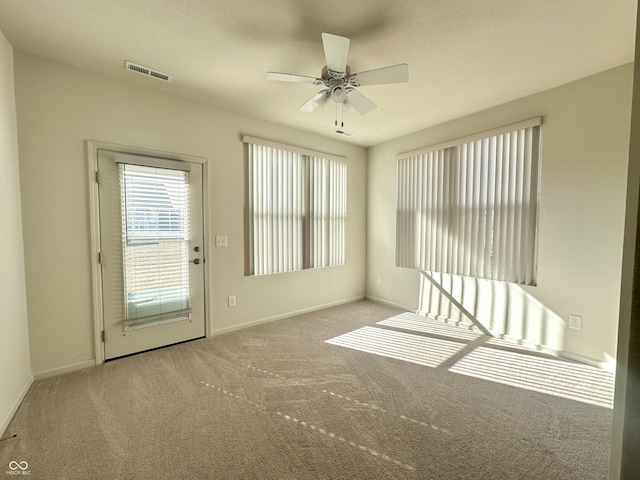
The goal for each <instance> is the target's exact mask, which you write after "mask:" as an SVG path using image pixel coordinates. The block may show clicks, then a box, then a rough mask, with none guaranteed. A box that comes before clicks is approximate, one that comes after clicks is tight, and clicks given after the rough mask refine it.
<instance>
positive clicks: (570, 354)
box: [559, 350, 616, 373]
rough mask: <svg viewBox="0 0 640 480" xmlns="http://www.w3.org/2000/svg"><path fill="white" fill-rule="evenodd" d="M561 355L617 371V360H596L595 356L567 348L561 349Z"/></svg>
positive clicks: (612, 371)
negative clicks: (569, 350) (581, 353)
mask: <svg viewBox="0 0 640 480" xmlns="http://www.w3.org/2000/svg"><path fill="white" fill-rule="evenodd" d="M559 355H560V356H561V357H562V358H566V359H568V360H574V361H576V362H580V363H586V364H587V365H591V366H592V367H597V368H601V369H602V370H605V371H607V372H611V373H615V371H616V363H615V360H611V361H606V360H596V359H595V358H591V357H587V356H586V355H580V354H579V353H573V352H567V351H566V350H561V351H560V352H559Z"/></svg>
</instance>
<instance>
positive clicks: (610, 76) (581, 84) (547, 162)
mask: <svg viewBox="0 0 640 480" xmlns="http://www.w3.org/2000/svg"><path fill="white" fill-rule="evenodd" d="M632 77H633V72H632V66H631V65H625V66H622V67H619V68H616V69H613V70H609V71H606V72H603V73H600V74H597V75H593V76H591V77H587V78H584V79H581V80H579V81H576V82H573V83H570V84H567V85H564V86H561V87H558V88H554V89H552V90H548V91H545V92H542V93H539V94H537V95H533V96H530V97H527V98H524V99H521V100H518V101H514V102H511V103H508V104H505V105H501V106H498V107H495V108H492V109H490V110H487V111H484V112H480V113H477V114H474V115H470V116H468V117H465V118H461V119H458V120H455V121H452V122H449V123H446V124H443V125H438V126H435V127H433V128H429V129H426V130H423V131H420V132H417V133H414V134H411V135H408V136H405V137H402V138H399V139H396V140H393V141H390V142H387V143H384V144H381V145H379V146H376V147H373V148H371V149H370V150H369V155H368V162H369V170H368V224H367V231H368V237H367V249H368V251H367V253H368V255H367V258H368V261H367V294H368V295H369V296H371V297H373V298H379V299H382V300H384V301H387V302H391V303H395V304H400V305H404V306H407V307H408V308H410V309H416V310H420V311H422V312H423V313H431V314H433V315H441V316H445V317H446V316H450V317H453V320H459V319H463V317H465V314H463V313H461V311H460V309H459V308H457V307H455V302H457V303H458V304H460V305H462V306H463V307H464V310H467V312H468V313H469V314H470V316H475V320H476V321H480V322H482V323H484V324H485V326H487V327H491V328H492V329H493V330H494V331H497V332H498V333H500V331H501V330H502V331H503V332H502V333H507V334H508V335H509V336H512V337H516V338H518V337H519V338H521V339H524V340H528V341H529V342H531V343H533V344H536V343H541V344H543V345H546V346H548V347H549V348H551V349H556V350H564V351H565V352H566V353H567V354H568V355H574V356H578V357H581V358H584V359H593V360H596V361H600V362H610V361H611V359H612V358H613V357H615V353H616V334H617V323H618V304H619V298H620V272H621V262H622V238H623V228H624V209H625V208H624V207H625V189H626V176H627V164H628V147H629V141H628V140H629V129H630V115H631V89H632ZM424 108H428V106H425V107H424ZM538 115H542V116H543V117H544V120H543V121H544V124H543V149H542V155H543V159H542V184H541V185H542V186H541V189H542V192H541V208H540V234H539V258H538V286H537V287H531V288H520V287H515V286H506V285H504V284H499V283H496V282H487V281H478V280H471V284H469V281H470V280H465V281H464V282H466V287H467V288H466V294H462V293H461V292H462V289H461V288H460V287H459V286H456V285H457V284H460V283H463V281H462V279H459V278H458V279H453V278H451V277H448V276H444V277H443V278H442V280H441V282H440V284H439V287H434V285H433V283H432V282H429V281H427V282H424V281H423V282H422V285H423V287H424V288H422V290H421V288H420V285H421V282H420V280H421V278H420V277H421V275H420V273H419V272H417V271H412V270H407V269H401V268H396V267H395V266H394V265H395V263H394V262H395V259H394V255H395V194H396V185H395V177H396V173H395V168H396V162H395V159H394V156H395V155H396V154H398V153H402V152H405V151H410V150H413V149H417V148H420V147H423V146H427V145H431V144H436V143H440V142H443V141H446V140H451V139H455V138H458V137H462V136H464V135H468V134H472V133H476V132H481V131H484V130H487V129H490V128H493V127H498V126H501V125H506V124H509V123H513V122H516V121H519V120H524V119H527V118H531V117H534V116H538ZM378 276H381V277H382V284H377V282H376V278H377V277H378ZM440 288H442V289H444V290H445V291H446V290H448V293H452V292H453V290H454V289H456V288H457V290H456V292H457V293H455V292H454V295H453V300H454V301H455V302H454V306H453V307H452V306H451V303H452V302H450V301H449V299H448V298H447V297H446V295H442V293H441V291H440ZM465 295H466V297H465ZM514 307H515V308H514ZM505 312H508V316H507V317H506V318H507V319H508V325H506V324H505ZM569 314H577V315H581V316H582V317H583V329H582V330H581V331H577V330H569V329H568V328H567V326H566V323H567V318H568V315H569ZM491 328H490V329H491Z"/></svg>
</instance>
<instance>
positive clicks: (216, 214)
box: [15, 52, 366, 378]
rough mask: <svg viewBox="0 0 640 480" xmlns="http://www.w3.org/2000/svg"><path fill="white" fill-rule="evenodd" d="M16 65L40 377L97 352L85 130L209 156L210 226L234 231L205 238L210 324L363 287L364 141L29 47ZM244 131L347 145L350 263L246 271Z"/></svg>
mask: <svg viewBox="0 0 640 480" xmlns="http://www.w3.org/2000/svg"><path fill="white" fill-rule="evenodd" d="M15 69H16V98H17V109H18V110H17V111H18V125H19V142H20V162H21V174H22V198H23V212H24V213H23V222H24V238H25V253H26V281H27V292H28V295H29V298H30V299H31V301H30V302H29V325H30V332H31V333H30V339H31V350H32V363H33V371H34V372H35V374H36V377H37V378H38V377H40V376H46V375H51V374H56V373H60V372H63V371H66V370H69V369H75V368H80V367H83V366H86V365H91V364H92V363H93V361H94V359H95V353H94V347H93V341H94V328H93V318H92V308H93V307H92V286H91V264H90V262H91V261H93V258H92V256H91V252H90V248H91V245H90V208H89V181H88V178H89V173H88V160H87V152H86V145H85V141H86V140H98V141H103V142H111V143H117V144H122V145H128V146H135V147H141V148H150V149H155V150H161V151H165V152H175V153H181V154H186V155H194V156H199V157H205V158H208V159H209V185H210V201H209V205H208V207H209V218H208V220H209V223H210V227H211V235H212V237H213V236H215V235H227V236H228V238H229V247H227V248H214V247H213V245H211V244H210V245H209V249H208V256H207V263H206V266H207V268H210V269H211V278H212V282H211V285H209V293H210V298H211V303H210V307H211V308H210V311H209V314H210V316H211V319H212V327H213V330H214V331H224V330H228V329H234V328H238V327H240V326H243V325H248V324H250V323H252V322H259V321H263V320H266V319H270V318H276V317H280V316H285V315H288V314H291V313H294V312H297V311H304V310H306V309H312V308H317V307H321V306H323V305H330V304H334V303H340V302H344V301H348V300H352V299H358V298H362V297H363V296H364V292H365V287H364V271H365V219H366V215H365V212H366V208H365V201H366V194H365V188H366V185H365V182H366V151H365V149H363V148H361V147H357V146H353V145H349V144H346V143H343V142H339V141H336V140H332V139H328V138H324V137H319V136H316V135H312V134H309V133H305V132H302V131H298V130H295V129H292V128H289V127H283V126H279V125H275V124H272V123H269V122H265V121H262V120H257V119H255V118H251V117H247V116H242V115H238V114H235V113H230V112H226V111H222V110H218V109H215V108H213V107H211V106H207V105H205V104H201V103H197V102H194V101H191V100H187V99H185V98H181V97H177V96H172V95H167V94H165V93H160V92H157V91H155V90H151V89H148V88H142V87H138V86H134V85H130V84H127V83H123V82H119V81H115V80H112V79H109V78H106V77H104V76H100V75H95V74H92V73H90V72H87V71H84V70H80V69H76V68H73V67H69V66H65V65H62V64H59V63H56V62H52V61H49V60H45V59H43V58H40V57H36V56H33V55H30V54H27V53H22V52H16V66H15ZM149 81H153V80H149ZM293 114H295V113H293ZM330 127H331V125H327V128H328V129H330ZM242 134H249V135H253V136H257V137H262V138H266V139H270V140H274V141H278V142H283V143H290V144H293V145H299V146H303V147H307V148H311V149H315V150H319V151H323V152H328V153H333V154H337V155H344V156H346V157H348V177H349V179H348V203H349V212H348V219H347V262H346V265H345V266H342V267H334V268H325V269H318V270H307V271H303V272H294V273H287V274H281V275H273V276H263V277H245V276H244V246H243V245H244V244H243V239H244V229H243V228H244V227H243V225H244V217H243V215H244V184H243V182H244V164H245V158H244V153H243V152H244V150H243V144H242V142H241V138H242ZM229 295H235V296H236V297H237V307H235V308H229V307H227V296H229Z"/></svg>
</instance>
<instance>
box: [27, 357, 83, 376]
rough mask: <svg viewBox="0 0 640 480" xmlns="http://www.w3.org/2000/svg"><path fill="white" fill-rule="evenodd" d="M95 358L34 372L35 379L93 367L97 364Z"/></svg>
mask: <svg viewBox="0 0 640 480" xmlns="http://www.w3.org/2000/svg"><path fill="white" fill-rule="evenodd" d="M95 364H96V361H95V359H92V360H85V361H84V362H80V363H74V364H73V365H67V366H66V367H61V368H52V369H51V370H45V371H43V372H38V373H36V374H34V379H35V380H42V379H44V378H50V377H55V376H58V375H62V374H64V373H71V372H75V371H76V370H82V369H83V368H88V367H93V366H95Z"/></svg>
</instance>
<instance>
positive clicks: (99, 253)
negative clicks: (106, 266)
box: [98, 252, 103, 265]
mask: <svg viewBox="0 0 640 480" xmlns="http://www.w3.org/2000/svg"><path fill="white" fill-rule="evenodd" d="M102 260H103V258H102V252H98V263H99V264H100V265H102Z"/></svg>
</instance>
